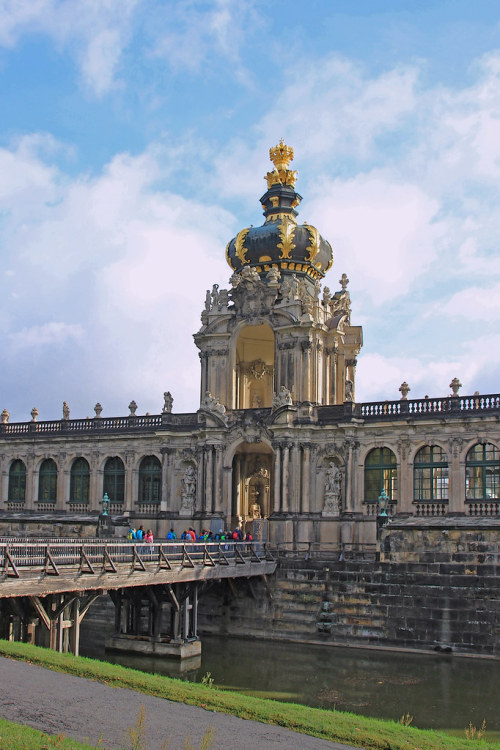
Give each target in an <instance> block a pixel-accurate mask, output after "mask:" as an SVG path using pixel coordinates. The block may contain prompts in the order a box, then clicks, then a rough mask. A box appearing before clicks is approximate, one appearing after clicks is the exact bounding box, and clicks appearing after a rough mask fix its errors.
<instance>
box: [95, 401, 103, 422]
mask: <svg viewBox="0 0 500 750" xmlns="http://www.w3.org/2000/svg"><path fill="white" fill-rule="evenodd" d="M94 411H95V415H96V417H98V418H99V417H100V416H101V412H102V406H101V404H100V403H99V401H98V402H97V404H96V405H95V406H94Z"/></svg>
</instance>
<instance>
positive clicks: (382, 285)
mask: <svg viewBox="0 0 500 750" xmlns="http://www.w3.org/2000/svg"><path fill="white" fill-rule="evenodd" d="M309 198H310V202H311V203H312V206H311V208H312V211H311V212H310V216H307V217H306V218H307V221H310V222H311V223H313V224H315V225H316V226H318V227H319V228H320V230H321V233H322V234H323V235H324V236H325V237H327V238H328V239H329V241H330V242H331V243H332V245H333V248H334V256H335V255H337V254H338V255H339V256H340V257H341V258H342V261H341V262H342V268H341V269H339V265H338V264H337V268H338V269H339V270H338V271H336V273H339V272H341V271H343V270H344V267H346V266H348V268H346V270H348V275H349V276H350V277H351V279H354V284H355V288H356V289H357V291H358V293H359V292H362V293H363V295H368V296H369V297H370V298H371V300H372V302H373V303H374V304H375V305H378V306H381V305H384V304H386V303H387V301H388V300H390V299H393V298H395V297H398V296H401V295H405V294H407V293H408V291H409V290H410V288H411V287H412V285H413V284H414V283H415V281H416V279H417V278H418V276H419V275H420V274H422V273H424V272H426V271H427V270H428V268H429V266H430V264H431V263H432V262H433V260H434V259H435V257H436V255H437V253H438V249H439V247H440V244H441V243H442V241H443V238H444V236H445V232H446V226H445V224H444V223H443V222H440V221H437V220H436V215H437V212H438V209H439V204H438V202H437V201H436V200H434V199H432V198H431V197H430V196H428V195H426V194H425V192H424V191H423V190H422V189H421V188H419V187H418V186H417V185H415V184H411V183H404V182H402V183H398V182H396V181H395V179H394V177H393V176H391V175H390V174H386V173H384V172H382V171H374V172H372V173H370V174H367V175H359V176H357V177H356V178H354V179H351V180H346V181H344V180H340V179H338V180H334V181H332V182H327V181H326V180H325V181H323V182H322V183H320V184H319V185H317V186H316V189H315V191H314V193H313V194H312V195H311V196H309ZM331 273H333V271H332V272H331Z"/></svg>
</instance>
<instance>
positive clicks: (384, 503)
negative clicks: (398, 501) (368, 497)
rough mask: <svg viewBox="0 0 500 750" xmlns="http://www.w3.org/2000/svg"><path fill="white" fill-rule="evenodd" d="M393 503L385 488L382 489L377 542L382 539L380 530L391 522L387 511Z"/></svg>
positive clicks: (378, 502) (379, 503)
mask: <svg viewBox="0 0 500 750" xmlns="http://www.w3.org/2000/svg"><path fill="white" fill-rule="evenodd" d="M390 501H391V498H390V497H389V495H388V494H387V492H386V491H385V489H384V488H382V491H381V493H380V495H379V496H378V499H377V510H378V513H377V541H378V540H379V539H380V530H381V529H382V527H383V526H385V525H386V523H387V521H388V520H389V514H388V513H387V510H388V508H389V503H390Z"/></svg>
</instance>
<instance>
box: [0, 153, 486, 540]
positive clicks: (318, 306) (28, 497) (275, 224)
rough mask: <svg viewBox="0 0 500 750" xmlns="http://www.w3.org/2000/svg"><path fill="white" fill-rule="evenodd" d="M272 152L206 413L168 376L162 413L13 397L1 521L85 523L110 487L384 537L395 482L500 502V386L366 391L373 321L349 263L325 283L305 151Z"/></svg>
mask: <svg viewBox="0 0 500 750" xmlns="http://www.w3.org/2000/svg"><path fill="white" fill-rule="evenodd" d="M271 155H272V157H273V160H274V169H273V170H272V171H271V172H270V173H268V176H267V178H268V191H267V192H266V194H265V195H264V196H263V198H262V199H261V203H262V205H263V207H264V215H265V217H266V221H265V223H264V225H263V226H262V227H256V228H253V227H251V228H249V229H248V230H247V229H244V230H242V231H241V232H239V233H238V234H237V235H236V237H235V238H234V239H233V240H231V242H230V243H229V244H228V247H227V250H226V257H227V260H228V263H229V265H230V267H231V269H232V276H231V278H230V280H229V287H228V289H219V287H218V286H217V285H213V287H212V289H211V290H208V291H207V294H206V298H205V302H204V306H203V310H202V313H201V327H200V329H199V331H198V332H197V333H196V334H195V336H194V339H195V343H196V346H197V347H198V349H199V352H200V362H201V393H202V394H203V397H202V399H201V403H200V408H199V409H198V411H197V412H195V413H193V414H175V412H173V398H172V395H171V394H170V392H168V391H165V394H164V403H163V404H162V405H159V412H160V413H158V414H157V415H146V416H141V415H140V414H138V413H137V412H138V408H139V407H138V406H137V404H136V403H135V401H132V402H131V403H130V405H129V411H130V413H129V415H128V416H124V417H117V418H107V417H103V416H102V414H101V412H102V406H101V404H99V403H98V404H96V406H95V415H96V416H95V417H94V418H92V419H87V420H81V419H71V418H70V414H69V407H68V405H67V404H66V403H64V407H63V416H62V419H61V420H57V421H53V422H41V421H39V420H38V410H37V409H36V407H35V408H33V410H32V420H31V422H25V423H12V422H10V421H9V413H8V411H7V409H4V411H3V413H2V421H1V422H0V533H1V531H2V529H3V530H4V531H6V530H11V531H15V530H17V531H19V533H21V530H22V532H23V533H26V531H27V532H28V533H37V530H38V533H40V530H39V527H40V525H43V524H44V528H46V524H47V523H50V522H51V519H52V521H53V522H54V523H55V522H56V519H57V523H58V524H59V526H58V527H57V528H58V533H65V532H64V528H68V529H69V528H71V529H72V533H73V534H74V533H75V532H74V529H75V523H77V520H78V517H79V516H80V517H81V518H82V519H83V518H84V517H85V519H87V521H88V517H89V515H90V516H91V515H92V514H94V515H95V516H97V515H98V513H99V510H100V501H101V499H102V497H103V494H104V492H107V494H108V496H109V498H110V514H111V516H115V517H118V516H119V517H121V518H122V519H123V522H124V523H126V521H125V519H126V518H127V517H132V518H133V519H134V521H135V522H136V523H138V522H140V520H141V519H144V522H145V523H147V525H148V526H150V527H151V528H153V531H154V532H155V535H156V536H164V535H165V534H166V531H167V530H168V529H169V528H170V527H171V526H174V528H176V530H177V531H182V529H183V528H184V527H185V526H186V525H196V526H197V527H200V526H205V527H207V526H208V527H210V526H211V527H212V528H213V529H218V528H220V527H223V526H225V527H234V526H236V525H239V526H242V527H243V528H244V529H245V530H250V529H253V530H254V532H255V530H256V529H258V530H259V533H267V534H268V536H269V538H270V539H271V540H272V541H274V542H293V541H304V540H312V541H329V542H344V543H366V542H373V541H374V540H375V537H376V518H377V513H378V507H377V498H378V496H379V494H380V492H381V490H382V489H385V490H386V491H387V493H388V495H389V508H388V512H389V513H392V514H403V515H417V516H444V515H447V514H453V515H460V514H463V515H473V516H479V515H481V516H487V517H491V516H498V515H500V422H499V416H500V396H499V395H492V396H481V395H479V394H478V393H475V394H473V395H472V396H460V395H459V394H458V390H459V388H460V382H459V380H458V379H457V378H455V379H454V380H453V381H452V383H451V384H450V388H451V389H452V395H450V396H445V397H437V398H427V397H426V398H425V399H413V400H412V399H408V393H409V391H410V386H409V385H408V383H406V382H405V383H403V384H402V385H401V387H400V391H401V399H399V400H395V401H384V402H377V403H368V404H367V403H358V402H357V401H356V387H355V386H356V362H357V356H358V354H359V352H360V349H361V346H362V331H361V328H360V327H359V326H356V325H353V324H352V322H351V299H350V295H349V291H348V289H347V286H348V279H347V276H346V275H345V274H342V276H341V278H340V281H339V285H340V288H339V289H338V291H336V292H333V293H332V292H331V291H330V289H329V288H328V287H324V288H323V289H322V287H321V279H322V278H323V276H324V274H325V272H326V270H327V269H328V268H329V267H330V265H331V263H332V260H333V256H332V251H331V247H330V245H329V244H328V243H327V242H326V241H325V240H323V238H321V236H320V235H319V234H318V232H317V230H316V229H315V228H314V227H311V226H309V225H307V224H304V225H298V224H297V221H296V215H297V212H296V210H295V209H296V207H297V206H298V204H299V202H300V196H299V195H298V194H297V193H296V192H295V179H296V173H295V172H292V171H291V170H289V169H288V164H289V162H290V158H291V157H290V149H288V147H286V146H285V145H284V144H280V145H279V146H277V147H276V149H274V150H272V154H271ZM292 155H293V153H292ZM65 518H66V519H67V520H68V523H67V524H66V526H64V519H65ZM146 519H147V520H146ZM87 521H85V523H87ZM266 521H267V523H266ZM70 522H71V523H70ZM189 522H190V523H189ZM30 524H31V526H30ZM61 524H62V525H61ZM83 525H84V521H83V520H82V526H81V527H82V528H83ZM63 527H64V528H63ZM123 528H124V530H125V528H126V527H125V526H124V527H123Z"/></svg>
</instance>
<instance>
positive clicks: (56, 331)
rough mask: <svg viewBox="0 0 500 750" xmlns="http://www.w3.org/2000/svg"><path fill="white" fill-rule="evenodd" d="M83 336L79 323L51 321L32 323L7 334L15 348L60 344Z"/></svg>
mask: <svg viewBox="0 0 500 750" xmlns="http://www.w3.org/2000/svg"><path fill="white" fill-rule="evenodd" d="M83 336H84V331H83V327H82V326H81V325H68V324H66V323H59V322H57V321H52V322H50V323H44V324H43V325H34V326H31V327H30V328H23V329H22V330H21V331H15V332H13V333H11V334H10V335H9V338H10V340H11V341H12V343H13V345H14V347H15V348H16V349H18V348H21V347H23V348H24V347H33V346H39V347H43V346H47V345H48V344H62V343H64V342H65V341H66V340H67V339H75V341H79V340H80V339H82V338H83Z"/></svg>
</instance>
